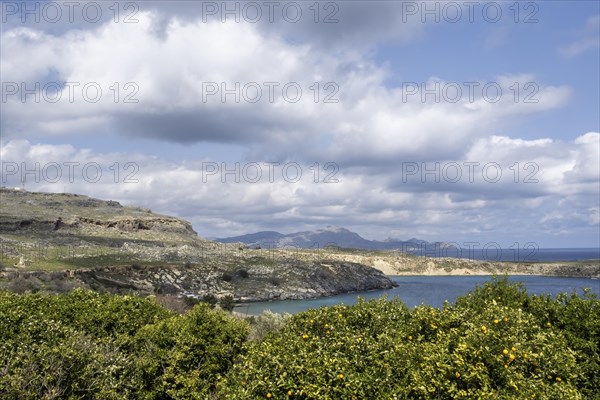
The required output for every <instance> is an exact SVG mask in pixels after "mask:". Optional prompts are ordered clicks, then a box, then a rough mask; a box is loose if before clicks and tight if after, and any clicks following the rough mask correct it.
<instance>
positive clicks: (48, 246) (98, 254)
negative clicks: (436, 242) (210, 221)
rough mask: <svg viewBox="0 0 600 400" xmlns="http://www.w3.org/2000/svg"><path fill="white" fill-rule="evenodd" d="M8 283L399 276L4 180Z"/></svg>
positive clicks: (153, 288)
mask: <svg viewBox="0 0 600 400" xmlns="http://www.w3.org/2000/svg"><path fill="white" fill-rule="evenodd" d="M0 264H1V265H2V271H0V287H3V286H4V287H8V288H9V289H11V288H12V289H15V290H27V289H29V290H37V289H47V290H52V291H62V290H67V289H69V288H72V287H76V286H83V287H90V288H94V289H97V290H106V291H111V292H121V293H122V292H139V293H143V294H151V293H165V294H183V293H185V294H187V295H193V296H204V295H207V294H212V295H215V296H218V297H219V296H225V295H231V296H233V297H234V298H235V299H236V300H238V301H254V300H267V299H284V298H295V299H300V298H313V297H319V296H330V295H334V294H339V293H345V292H350V291H358V290H371V289H385V288H390V287H392V286H393V285H394V284H393V282H392V281H391V280H390V279H388V278H387V277H386V276H385V275H384V274H383V273H382V272H381V271H379V270H376V269H374V268H371V267H369V266H366V265H363V264H360V263H354V262H345V261H336V260H326V259H321V258H320V257H318V256H317V257H315V256H313V255H310V254H309V255H305V254H302V255H300V254H298V255H291V254H290V253H289V252H275V251H265V250H255V249H254V250H253V249H248V248H247V247H245V246H240V245H239V244H229V245H227V244H220V243H215V242H212V241H208V240H206V239H203V238H201V237H199V236H198V235H197V233H196V232H195V231H194V230H193V229H192V226H191V224H190V223H189V222H187V221H184V220H181V219H178V218H175V217H171V216H166V215H160V214H155V213H153V212H152V211H150V210H148V209H142V208H138V207H125V206H122V205H121V204H120V203H118V202H115V201H104V200H98V199H93V198H90V197H87V196H82V195H76V194H58V193H33V192H26V191H18V190H11V189H5V188H2V189H0Z"/></svg>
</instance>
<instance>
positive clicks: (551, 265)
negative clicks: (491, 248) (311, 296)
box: [327, 252, 600, 278]
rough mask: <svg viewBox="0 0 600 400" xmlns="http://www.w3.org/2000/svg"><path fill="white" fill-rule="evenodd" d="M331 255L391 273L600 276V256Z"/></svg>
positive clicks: (391, 274) (337, 258) (331, 254)
mask: <svg viewBox="0 0 600 400" xmlns="http://www.w3.org/2000/svg"><path fill="white" fill-rule="evenodd" d="M327 258H331V259H334V260H340V261H352V262H357V263H361V264H365V265H368V266H370V267H373V268H375V269H378V270H380V271H381V272H383V273H384V274H385V275H388V276H394V275H399V276H403V275H404V276H418V275H423V276H435V275H439V276H469V275H473V276H485V275H503V274H507V275H537V276H560V277H573V278H600V260H584V261H550V262H512V261H481V260H473V259H465V258H450V257H443V258H441V257H440V258H437V257H435V258H433V257H422V256H406V255H398V254H392V253H380V254H373V253H371V254H364V255H363V254H347V253H346V254H344V253H337V252H335V253H334V252H332V253H329V254H327Z"/></svg>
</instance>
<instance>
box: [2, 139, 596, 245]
mask: <svg viewBox="0 0 600 400" xmlns="http://www.w3.org/2000/svg"><path fill="white" fill-rule="evenodd" d="M598 146H600V134H598V133H587V134H585V135H581V136H579V137H578V138H577V139H575V140H574V141H572V142H569V143H558V142H556V141H554V140H549V139H544V140H532V141H526V140H522V139H511V138H508V137H492V138H489V139H482V140H480V141H479V142H477V143H476V144H474V145H473V146H472V148H471V151H470V152H469V153H468V154H469V156H471V157H473V158H472V160H476V159H478V160H491V159H494V160H496V162H497V164H498V165H499V166H500V167H501V172H502V173H503V174H505V176H504V178H503V179H501V180H499V181H492V179H485V177H484V176H482V175H478V174H480V173H481V170H480V169H475V170H474V171H476V172H477V174H476V175H474V179H473V181H472V182H469V181H468V180H467V179H466V178H467V177H466V176H465V177H464V179H463V180H461V181H459V182H451V181H448V178H447V177H444V175H442V174H441V173H440V174H438V177H437V178H438V179H437V181H436V176H435V174H431V173H430V174H428V175H426V176H424V177H423V176H421V175H420V174H415V175H408V176H407V177H408V179H407V181H406V182H402V181H401V180H400V182H397V181H395V180H394V179H390V174H389V172H387V171H382V172H381V173H379V174H374V175H365V174H363V173H360V172H359V173H353V172H352V171H344V170H343V169H340V170H337V171H335V175H334V176H333V178H334V179H336V180H337V182H336V181H334V180H333V179H332V180H331V181H330V182H329V183H326V182H325V173H327V172H328V173H331V172H332V171H333V169H328V170H326V169H325V168H324V166H323V165H319V166H318V171H319V174H318V175H317V174H316V173H315V172H316V171H317V170H316V169H315V165H308V164H302V163H294V164H292V163H288V164H280V165H276V164H271V165H267V164H261V163H251V162H250V161H246V162H240V163H239V164H238V166H237V167H236V165H235V163H229V164H221V163H219V162H218V161H214V160H211V159H209V158H207V159H205V160H202V161H196V162H180V163H172V162H168V161H166V160H164V159H161V158H157V157H154V156H151V155H147V154H141V153H140V154H124V153H97V152H95V151H93V150H90V149H78V148H75V147H74V146H71V145H47V144H32V143H30V142H28V141H24V140H13V141H10V142H8V143H4V144H3V146H2V153H1V156H2V160H3V164H2V173H3V176H2V180H3V185H6V186H20V183H21V180H20V177H21V176H22V175H23V174H26V175H27V177H26V178H27V179H26V188H28V189H29V190H42V191H58V192H62V191H63V190H66V191H69V192H77V193H86V194H89V195H91V196H96V197H100V198H104V199H114V200H119V201H122V202H124V203H125V204H137V205H143V206H146V207H150V208H152V209H153V210H154V211H158V212H162V213H171V214H175V215H179V216H181V217H183V218H187V219H190V220H191V221H192V222H193V223H194V227H195V228H196V230H197V231H198V232H199V233H200V234H201V235H205V236H215V237H219V236H228V235H234V234H238V233H240V234H241V233H245V232H248V231H251V230H252V229H256V230H259V229H266V228H270V229H279V230H282V231H284V232H285V231H288V230H289V228H288V227H290V226H294V227H298V228H307V229H310V228H317V227H321V226H323V225H327V224H330V223H334V224H339V225H345V226H348V227H356V229H357V230H358V231H359V232H361V233H362V234H363V235H365V236H367V237H377V238H381V239H383V238H384V237H382V236H385V235H400V236H402V235H401V234H403V236H402V237H404V238H407V236H411V235H412V236H414V235H416V234H417V233H421V234H423V235H429V236H431V237H432V238H436V237H437V238H440V236H442V237H444V236H445V237H446V238H447V240H450V239H451V238H468V237H469V235H473V233H474V232H476V233H477V234H478V235H479V236H478V237H481V238H483V237H485V236H486V235H487V236H488V238H490V239H493V238H494V235H495V233H494V232H497V231H498V230H502V229H504V230H507V229H508V230H509V231H510V232H512V233H513V234H514V235H515V238H520V239H515V240H521V241H523V243H524V242H525V241H526V240H528V239H527V237H528V236H527V235H528V234H529V235H530V228H531V227H532V226H537V225H541V226H543V227H546V228H548V229H561V230H564V229H567V230H573V231H577V230H583V231H585V230H586V229H587V230H590V229H591V230H593V229H598V212H597V210H598V205H597V202H598V198H597V190H596V192H595V193H594V184H595V188H596V189H597V186H598V182H597V181H596V182H595V183H594V182H590V181H589V176H593V175H595V176H598V175H599V174H600V172H599V171H598V165H599V164H598V162H597V161H598V159H597V158H596V159H594V158H593V157H594V154H593V153H594V151H596V150H597V149H598ZM549 154H550V155H549ZM581 154H587V157H588V159H587V161H586V162H581V161H578V160H582V159H585V157H582V156H581ZM595 157H597V152H596V155H595ZM13 160H17V161H18V162H14V163H13V162H12V161H13ZM515 160H516V161H515ZM462 162H464V161H463V160H456V161H454V163H456V164H457V165H463V164H462ZM514 162H519V163H520V164H519V167H518V169H520V173H521V175H520V176H519V180H518V181H517V182H515V175H514V174H515V171H517V170H518V169H516V168H515V167H514ZM527 162H529V163H535V165H536V168H535V169H533V168H531V169H530V168H527V169H525V168H524V167H523V166H524V165H525V164H526V163H527ZM36 163H38V164H39V166H37V167H36ZM75 163H77V165H76V166H74V167H72V168H73V177H74V179H73V181H72V182H71V181H70V180H69V177H70V175H68V174H67V173H68V172H69V171H68V165H75ZM13 164H14V165H13ZM54 164H56V165H59V166H60V168H61V171H62V174H63V175H62V177H61V178H60V179H58V180H56V181H53V179H54V177H55V175H56V174H55V173H54V170H55V169H56V168H55V166H54ZM442 164H443V163H442ZM15 165H16V170H15ZM482 165H483V164H482ZM98 166H99V167H100V168H101V169H102V178H101V179H99V180H97V181H96V180H95V179H96V177H97V175H98V174H97V168H98ZM511 168H512V169H511ZM36 169H37V171H38V173H37V179H36V172H35V171H36ZM27 171H28V172H27ZM116 171H118V172H117V175H115V172H116ZM533 171H535V174H534V175H533V177H532V178H533V179H534V180H536V182H530V183H527V182H525V176H526V175H527V174H531V172H533ZM258 172H260V174H261V175H260V177H259V175H258ZM298 172H300V173H301V176H299V174H298ZM463 172H465V173H466V168H465V167H464V166H463ZM490 174H491V172H490ZM488 178H491V176H488ZM530 178H531V177H530ZM36 180H37V181H36ZM590 204H592V205H594V204H596V206H593V207H592V208H590ZM574 221H575V223H574ZM370 227H372V228H370ZM496 235H497V234H496ZM529 237H530V236H529ZM464 240H466V239H464ZM507 245H510V243H508V244H507Z"/></svg>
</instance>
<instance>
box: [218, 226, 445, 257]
mask: <svg viewBox="0 0 600 400" xmlns="http://www.w3.org/2000/svg"><path fill="white" fill-rule="evenodd" d="M214 240H215V241H217V242H220V243H242V244H245V245H246V246H249V247H255V248H258V247H260V248H290V247H291V248H301V249H318V248H325V247H338V248H344V249H360V250H401V251H414V250H419V249H421V248H423V246H431V247H433V246H436V248H439V247H443V246H446V245H447V244H446V243H445V242H427V241H425V240H421V239H417V238H411V239H408V240H400V239H395V238H387V239H385V240H383V241H379V240H369V239H365V238H363V237H362V236H360V235H359V234H358V233H356V232H353V231H351V230H349V229H347V228H344V227H341V226H336V225H328V226H327V227H325V228H318V229H315V230H313V231H300V232H292V233H288V234H284V233H280V232H277V231H259V232H255V233H248V234H244V235H239V236H231V237H226V238H216V239H214Z"/></svg>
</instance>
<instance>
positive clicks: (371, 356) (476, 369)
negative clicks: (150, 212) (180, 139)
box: [0, 278, 600, 399]
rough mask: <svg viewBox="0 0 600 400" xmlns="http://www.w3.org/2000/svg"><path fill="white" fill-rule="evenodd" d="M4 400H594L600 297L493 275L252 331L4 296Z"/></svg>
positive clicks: (137, 307) (83, 301) (0, 312)
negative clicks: (459, 286) (423, 299)
mask: <svg viewBox="0 0 600 400" xmlns="http://www.w3.org/2000/svg"><path fill="white" fill-rule="evenodd" d="M0 321H2V322H1V323H0V398H3V399H39V398H44V399H56V398H69V399H127V398H130V399H134V398H135V399H206V398H209V399H257V398H273V399H288V398H295V399H338V398H343V399H352V398H355V399H474V398H489V399H514V398H519V399H523V398H526V399H598V398H600V347H599V346H600V300H599V299H598V298H597V297H596V296H595V295H593V294H590V293H585V294H584V295H582V296H579V295H577V294H564V295H559V296H558V297H556V298H550V297H547V296H532V295H529V294H527V293H526V291H525V290H524V289H523V287H522V286H520V285H519V284H514V283H511V282H509V281H508V280H507V279H505V278H495V279H494V280H493V281H491V282H489V283H486V284H485V285H483V286H482V287H479V288H477V289H476V290H474V291H473V292H472V293H469V294H468V295H466V296H463V297H461V298H459V299H458V300H457V301H456V302H455V303H453V304H448V303H447V304H445V306H444V307H443V308H441V309H436V308H432V307H428V306H419V307H416V308H414V309H409V308H407V307H406V306H405V305H404V304H403V303H402V302H401V301H399V300H397V299H394V300H392V301H387V299H379V300H371V301H368V302H367V301H361V302H359V303H358V304H356V305H354V306H350V307H348V306H341V305H340V306H333V307H324V308H320V309H313V310H309V311H306V312H303V313H300V314H297V315H294V316H285V317H282V316H276V315H273V314H270V313H267V314H265V315H263V316H261V317H253V318H251V319H249V320H248V321H245V320H242V319H236V318H234V317H233V316H231V315H230V314H228V313H226V312H224V311H222V310H218V309H211V307H210V306H209V305H208V304H206V303H199V304H196V305H194V306H193V308H191V309H190V310H189V311H188V312H187V313H185V314H177V313H175V312H172V311H168V310H166V309H165V308H163V307H162V306H161V305H160V304H159V303H157V302H156V300H155V299H154V298H152V297H149V298H140V297H135V296H115V295H108V294H98V293H95V292H91V291H87V290H83V289H75V290H73V291H72V292H70V293H69V294H63V295H49V294H41V293H25V294H15V293H8V292H0Z"/></svg>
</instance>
